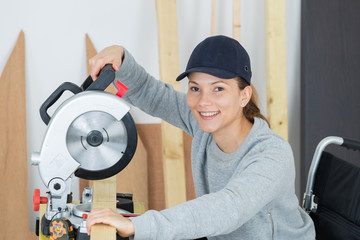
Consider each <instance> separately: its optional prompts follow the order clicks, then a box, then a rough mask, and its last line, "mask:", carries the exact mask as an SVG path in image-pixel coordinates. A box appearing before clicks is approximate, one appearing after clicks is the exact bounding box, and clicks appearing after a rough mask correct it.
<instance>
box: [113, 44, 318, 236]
mask: <svg viewBox="0 0 360 240" xmlns="http://www.w3.org/2000/svg"><path fill="white" fill-rule="evenodd" d="M116 80H120V81H121V82H122V83H124V84H125V85H126V86H128V87H129V90H128V91H127V92H126V94H125V95H124V99H125V100H126V101H127V102H129V103H130V104H132V105H134V106H137V107H139V108H140V109H142V110H143V111H145V112H147V113H149V114H150V115H152V116H155V117H159V118H161V119H163V120H165V121H167V122H169V123H170V124H172V125H175V126H176V127H179V128H181V129H183V130H184V131H185V132H187V133H188V134H190V135H191V136H192V137H193V142H192V152H191V153H192V154H191V161H192V171H193V177H194V184H195V191H196V196H197V198H196V199H194V200H191V201H187V202H184V203H182V204H179V205H177V206H175V207H172V208H169V209H166V210H163V211H154V210H150V211H147V212H146V213H145V214H143V215H141V216H139V217H136V218H131V221H132V222H133V223H134V225H135V235H134V239H136V240H140V239H166V240H168V239H195V238H200V237H204V236H205V237H207V238H208V239H247V240H251V239H254V240H265V239H278V240H282V239H283V240H293V239H304V240H312V239H315V230H314V225H313V222H312V220H311V218H310V217H309V216H308V215H307V214H306V213H305V212H304V211H303V210H302V209H301V208H300V207H299V204H298V199H297V197H296V195H295V188H294V182H295V167H294V159H293V154H292V150H291V147H290V145H289V144H288V143H287V142H286V141H285V140H284V139H282V138H281V137H280V136H279V135H277V134H276V133H274V132H273V131H272V130H270V129H269V127H268V125H267V124H266V122H265V121H264V120H262V119H259V118H255V121H254V124H253V127H252V129H251V131H250V133H249V134H248V136H247V137H246V139H245V140H244V142H243V143H242V145H241V146H240V147H239V148H238V149H237V150H236V151H235V152H233V153H230V154H228V153H224V152H222V151H221V150H220V149H219V148H218V146H217V144H216V142H215V141H214V138H213V136H212V134H211V133H206V132H203V131H201V130H200V128H199V125H198V124H197V122H196V120H195V118H194V116H193V115H192V113H191V111H190V109H189V107H188V105H187V103H186V95H185V94H184V93H180V92H177V91H175V90H174V89H173V88H172V86H171V85H169V84H164V83H163V82H161V81H158V80H156V79H154V78H153V77H152V76H150V75H149V74H148V73H147V72H146V71H145V70H144V69H143V68H142V67H141V66H140V65H138V64H137V63H136V62H135V60H134V59H133V57H132V56H131V55H130V54H129V52H128V51H126V50H125V57H124V62H123V64H122V66H121V68H120V70H119V71H118V72H117V73H116Z"/></svg>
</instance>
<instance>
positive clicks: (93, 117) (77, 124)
mask: <svg viewBox="0 0 360 240" xmlns="http://www.w3.org/2000/svg"><path fill="white" fill-rule="evenodd" d="M114 79H115V72H114V70H113V69H112V66H111V65H106V66H105V67H104V68H103V69H102V70H101V72H100V74H99V77H98V79H97V80H96V81H93V80H92V78H91V76H89V77H88V78H87V79H86V80H85V81H84V83H83V84H82V85H81V87H79V86H77V85H75V84H73V83H70V82H65V83H63V84H61V85H60V86H59V87H58V88H57V89H56V90H55V91H54V92H53V93H52V94H51V95H50V97H49V98H48V99H47V100H46V101H45V102H44V103H43V104H42V106H41V108H40V116H41V118H42V120H43V122H44V123H45V124H46V125H47V126H48V127H47V131H46V134H45V137H44V140H43V143H42V147H41V150H40V152H34V153H33V154H32V156H31V162H32V164H33V165H36V166H38V169H39V174H40V176H41V179H42V181H43V182H44V184H45V186H46V187H47V188H48V190H49V191H48V192H47V197H40V190H39V189H35V191H34V196H33V207H34V210H35V211H38V210H39V206H40V203H46V204H47V205H46V206H47V207H46V211H45V214H44V215H43V216H42V217H41V216H40V217H41V227H40V226H39V228H40V229H41V232H42V234H43V235H45V236H52V238H53V239H63V238H61V236H63V235H64V234H65V233H66V234H67V235H68V239H89V238H88V236H87V232H86V216H87V215H86V213H88V212H89V211H90V210H91V201H92V189H91V188H85V189H84V192H83V194H82V198H81V203H80V204H73V203H71V196H72V193H71V185H72V181H73V180H74V176H76V177H79V178H83V179H89V180H99V179H105V178H108V177H111V176H113V175H115V174H117V173H119V172H120V171H121V170H123V169H124V168H125V167H126V166H127V165H128V164H129V162H130V161H131V159H132V157H133V155H134V153H135V150H136V145H137V132H136V127H135V123H134V120H133V119H132V117H131V115H130V113H129V110H130V107H129V106H128V105H127V104H126V103H125V102H124V101H123V100H122V99H121V98H120V97H121V96H122V95H123V94H124V93H125V92H126V90H127V88H126V86H124V85H122V84H121V83H120V82H116V84H115V85H116V87H117V89H118V92H117V93H116V95H114V94H111V93H108V92H104V90H105V89H106V87H107V86H108V85H110V84H111V83H112V82H113V81H114ZM65 91H70V92H72V93H73V94H74V95H73V96H71V97H69V98H68V99H66V100H65V101H64V102H62V103H61V105H60V106H59V107H58V108H57V109H56V110H55V112H54V114H53V115H52V116H51V117H50V116H49V114H48V109H49V108H50V107H51V106H53V105H54V103H55V102H57V101H58V99H59V98H60V97H61V96H62V94H63V93H64V92H65ZM118 197H119V199H123V200H125V201H124V202H125V204H128V203H129V201H130V203H132V202H131V201H132V196H131V195H126V194H124V195H120V196H119V195H118ZM126 200H128V201H126ZM128 210H129V211H127V212H126V211H125V213H131V209H128ZM55 234H58V235H57V236H55ZM61 234H62V235H61Z"/></svg>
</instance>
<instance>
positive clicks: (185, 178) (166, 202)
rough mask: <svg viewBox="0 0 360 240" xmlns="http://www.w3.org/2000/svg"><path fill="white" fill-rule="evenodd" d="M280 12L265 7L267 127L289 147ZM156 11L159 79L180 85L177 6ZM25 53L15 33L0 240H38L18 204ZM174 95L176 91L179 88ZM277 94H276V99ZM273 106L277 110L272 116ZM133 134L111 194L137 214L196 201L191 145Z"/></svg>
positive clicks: (0, 115) (2, 111) (0, 165)
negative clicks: (134, 142)
mask: <svg viewBox="0 0 360 240" xmlns="http://www.w3.org/2000/svg"><path fill="white" fill-rule="evenodd" d="M216 5H217V3H216V1H215V0H213V5H212V6H213V11H212V13H213V14H212V20H211V21H212V30H211V33H212V34H216V27H215V24H216ZM284 6H285V0H275V1H271V4H270V1H269V0H267V1H266V13H267V14H266V23H267V25H266V26H267V28H266V42H267V44H266V46H267V52H266V61H267V63H268V64H267V79H268V82H267V87H268V91H267V99H268V104H267V105H268V119H269V120H270V124H271V126H272V127H273V128H274V130H275V131H277V132H278V133H279V134H281V135H282V137H284V138H286V139H287V113H286V112H287V104H286V102H287V100H286V95H287V94H286V67H284V66H285V65H286V64H285V63H286V45H285V44H284V43H285V8H284ZM233 8H234V12H233V19H234V20H233V33H234V35H233V37H234V38H235V39H237V40H238V41H240V32H241V25H240V10H241V9H240V0H233ZM279 9H280V10H281V11H279ZM156 11H157V25H158V41H159V42H158V44H159V60H160V62H159V67H160V77H161V79H162V80H163V81H166V82H169V83H172V84H179V83H176V82H175V81H174V79H175V78H176V76H177V75H178V73H179V63H178V59H179V57H178V36H177V16H176V0H156ZM86 50H87V59H89V58H90V57H92V56H94V55H95V54H96V49H95V47H94V45H93V44H92V42H91V40H90V38H89V36H86ZM24 53H25V46H24V34H23V33H22V32H21V33H20V35H19V39H18V41H17V43H16V46H15V48H14V50H13V53H12V55H11V56H10V58H9V61H8V63H7V65H6V67H5V69H4V71H3V73H2V75H1V77H0V84H1V86H2V87H1V88H0V100H1V101H0V120H1V124H0V128H1V132H2V134H1V135H0V173H1V174H0V182H1V183H11V184H0V192H1V193H2V196H1V198H0V213H1V215H2V217H1V218H0V236H1V237H0V238H1V239H37V237H36V236H35V234H33V233H31V234H30V233H28V231H26V230H25V229H28V228H29V226H28V217H27V213H28V204H27V202H26V201H24V198H26V196H27V192H28V190H27V184H26V183H27V154H26V140H27V139H26V121H25V120H26V114H25V96H26V94H25V92H24V91H25V87H24V85H25V58H24ZM279 62H280V63H281V65H282V67H281V68H278V67H277V66H273V65H272V64H271V63H277V65H279ZM19 85H20V86H19ZM174 88H175V89H179V86H174ZM275 89H281V92H279V91H276V90H275ZM19 91H23V92H22V93H20V92H19ZM108 91H113V90H111V89H108ZM275 99H276V101H278V102H275ZM275 105H276V106H279V108H276V109H275V107H274V106H275ZM14 106H17V107H16V108H14ZM137 130H138V136H139V141H138V147H137V151H136V154H135V156H134V158H133V160H132V163H131V164H130V165H129V166H128V167H127V168H126V169H125V170H124V171H122V172H121V173H120V174H118V176H117V177H116V180H114V181H115V184H116V187H115V188H113V189H116V192H122V193H133V194H134V201H135V202H141V203H143V205H142V207H140V208H138V209H139V211H144V210H146V209H156V210H161V209H164V208H168V207H172V206H174V205H176V204H179V203H181V202H183V201H186V200H189V199H193V198H195V193H194V187H193V180H192V173H191V166H190V149H191V137H190V136H188V135H187V134H185V133H183V132H182V131H180V130H178V129H175V128H174V127H172V126H169V125H168V124H166V123H161V124H137ZM114 181H110V183H109V184H114ZM93 184H95V185H97V183H93ZM101 184H103V183H101ZM89 185H91V183H89V181H86V180H81V181H80V191H82V189H84V187H86V186H89ZM100 187H101V186H100ZM95 188H96V187H95ZM113 191H114V190H113ZM4 193H6V194H4ZM94 194H96V193H94ZM108 195H109V196H112V194H108ZM19 216H21V217H19ZM14 232H16V234H15V235H14ZM91 239H92V240H96V239H101V237H98V238H91ZM114 239H115V238H114Z"/></svg>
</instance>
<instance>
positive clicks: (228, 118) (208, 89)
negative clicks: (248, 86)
mask: <svg viewBox="0 0 360 240" xmlns="http://www.w3.org/2000/svg"><path fill="white" fill-rule="evenodd" d="M187 103H188V105H189V107H190V109H191V112H192V113H193V115H194V116H195V119H196V120H197V122H198V123H199V125H200V128H201V130H203V131H204V132H209V133H213V134H214V133H218V132H221V131H225V132H226V131H227V130H230V131H231V130H232V129H234V130H235V129H237V127H238V126H239V124H240V121H241V118H242V117H243V114H242V107H241V104H242V103H245V104H246V103H247V101H246V99H245V100H244V94H243V93H242V90H240V89H239V86H238V83H237V80H236V79H235V78H234V79H221V78H218V77H214V76H212V75H209V74H206V73H200V72H193V73H190V74H189V87H188V92H187ZM234 127H235V128H234Z"/></svg>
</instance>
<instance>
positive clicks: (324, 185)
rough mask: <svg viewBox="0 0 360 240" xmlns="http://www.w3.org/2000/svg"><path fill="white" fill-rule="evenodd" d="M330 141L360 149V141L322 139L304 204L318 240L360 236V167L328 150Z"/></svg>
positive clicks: (312, 167) (349, 147)
mask: <svg viewBox="0 0 360 240" xmlns="http://www.w3.org/2000/svg"><path fill="white" fill-rule="evenodd" d="M330 144H335V145H338V146H341V147H345V148H347V149H351V150H355V151H360V142H359V141H354V140H351V139H344V138H341V137H326V138H324V139H323V140H321V141H320V143H319V144H318V146H317V148H316V150H315V153H314V156H313V159H312V162H311V166H310V170H309V175H308V179H307V186H306V191H305V193H304V199H303V206H302V207H303V209H304V210H305V211H306V212H307V213H308V214H309V215H310V217H311V218H312V219H313V221H314V225H315V231H316V239H317V240H352V239H360V167H358V166H355V165H354V164H352V163H349V162H347V161H344V160H343V159H340V158H339V157H337V156H335V155H334V154H331V153H329V152H326V151H324V150H325V148H326V147H327V146H328V145H330ZM359 160H360V159H359Z"/></svg>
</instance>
